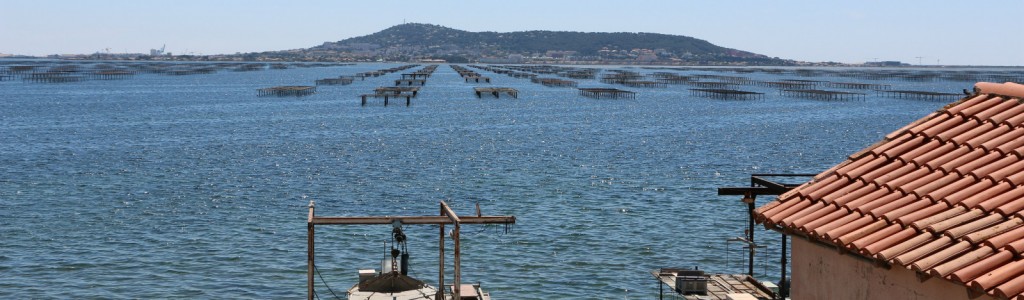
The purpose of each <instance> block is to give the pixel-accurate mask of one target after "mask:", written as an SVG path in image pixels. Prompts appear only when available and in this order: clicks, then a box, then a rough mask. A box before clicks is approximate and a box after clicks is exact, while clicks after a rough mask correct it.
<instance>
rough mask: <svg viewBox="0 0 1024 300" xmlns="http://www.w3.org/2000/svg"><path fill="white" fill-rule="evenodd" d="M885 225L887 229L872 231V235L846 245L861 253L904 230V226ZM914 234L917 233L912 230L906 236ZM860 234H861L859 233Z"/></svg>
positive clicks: (868, 234) (869, 234)
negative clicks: (869, 246)
mask: <svg viewBox="0 0 1024 300" xmlns="http://www.w3.org/2000/svg"><path fill="white" fill-rule="evenodd" d="M880 221H881V220H880ZM885 225H886V226H885V227H882V228H879V229H877V230H874V231H872V232H870V233H867V234H866V235H863V236H861V237H860V238H857V239H855V240H854V241H852V242H848V243H846V244H847V246H849V248H850V249H851V250H854V251H860V250H862V249H863V248H864V247H867V246H868V245H871V244H874V243H875V242H878V241H880V240H882V239H885V238H887V237H890V236H892V235H894V234H897V233H898V232H900V231H902V230H904V228H903V226H900V225H899V224H888V223H885ZM914 233H916V231H914V230H913V229H910V232H909V234H907V235H906V237H910V236H911V235H913V234H914ZM858 234H860V233H858Z"/></svg>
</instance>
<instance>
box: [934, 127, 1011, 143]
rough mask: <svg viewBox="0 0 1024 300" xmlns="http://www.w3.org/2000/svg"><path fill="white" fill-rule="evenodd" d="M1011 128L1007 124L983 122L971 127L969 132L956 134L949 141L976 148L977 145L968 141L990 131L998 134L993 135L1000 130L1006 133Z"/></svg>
mask: <svg viewBox="0 0 1024 300" xmlns="http://www.w3.org/2000/svg"><path fill="white" fill-rule="evenodd" d="M1009 130H1010V128H1009V127H1006V126H999V125H996V124H992V123H981V124H979V125H978V126H975V127H974V128H971V130H970V131H967V132H964V133H962V134H959V135H956V136H953V137H951V138H949V140H948V141H949V142H950V143H954V144H957V145H961V146H967V147H971V148H972V149H973V148H976V147H977V145H970V144H967V141H970V140H974V139H976V138H978V137H980V136H984V135H986V134H988V133H989V132H995V133H996V134H993V136H995V135H998V133H1000V132H1004V133H1005V132H1006V131H1009Z"/></svg>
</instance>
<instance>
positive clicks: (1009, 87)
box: [974, 82, 1024, 98]
mask: <svg viewBox="0 0 1024 300" xmlns="http://www.w3.org/2000/svg"><path fill="white" fill-rule="evenodd" d="M974 90H976V91H978V93H980V94H994V95H1001V96H1008V97H1012V98H1024V84H1019V83H1014V82H1006V83H1002V84H1000V83H993V82H979V83H977V84H975V85H974Z"/></svg>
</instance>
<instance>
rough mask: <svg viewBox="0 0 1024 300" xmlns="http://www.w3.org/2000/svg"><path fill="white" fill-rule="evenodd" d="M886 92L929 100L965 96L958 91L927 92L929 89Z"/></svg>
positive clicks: (900, 96) (952, 98) (887, 92)
mask: <svg viewBox="0 0 1024 300" xmlns="http://www.w3.org/2000/svg"><path fill="white" fill-rule="evenodd" d="M884 94H885V95H886V96H888V97H890V98H897V99H913V100H928V101H954V100H957V99H960V98H963V97H964V95H963V94H956V93H939V92H927V91H905V90H903V91H884Z"/></svg>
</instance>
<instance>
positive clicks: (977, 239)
mask: <svg viewBox="0 0 1024 300" xmlns="http://www.w3.org/2000/svg"><path fill="white" fill-rule="evenodd" d="M1021 224H1024V219H1021V218H1010V219H1009V220H1006V221H1003V222H1000V223H998V224H994V225H992V226H989V227H987V228H984V229H981V230H978V231H975V232H972V233H970V234H968V235H965V236H964V237H963V240H965V241H967V242H970V243H971V244H972V245H975V246H977V245H981V244H982V242H983V241H985V240H988V239H989V238H992V237H995V236H997V235H999V234H1001V233H1004V232H1007V231H1009V230H1012V229H1014V228H1017V227H1018V226H1020V225H1021Z"/></svg>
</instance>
